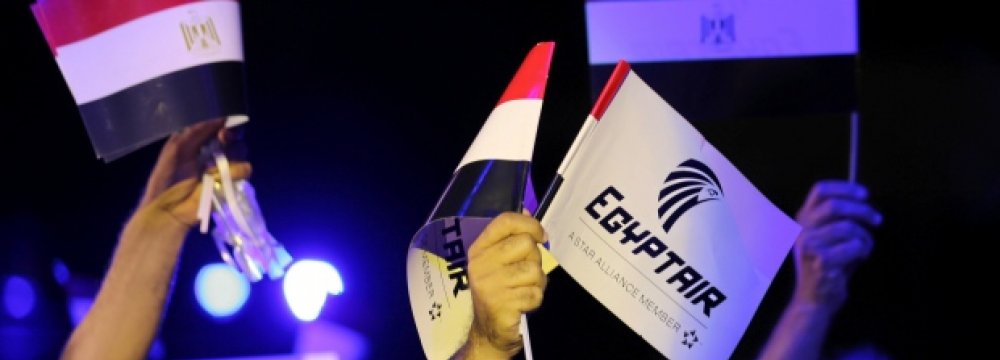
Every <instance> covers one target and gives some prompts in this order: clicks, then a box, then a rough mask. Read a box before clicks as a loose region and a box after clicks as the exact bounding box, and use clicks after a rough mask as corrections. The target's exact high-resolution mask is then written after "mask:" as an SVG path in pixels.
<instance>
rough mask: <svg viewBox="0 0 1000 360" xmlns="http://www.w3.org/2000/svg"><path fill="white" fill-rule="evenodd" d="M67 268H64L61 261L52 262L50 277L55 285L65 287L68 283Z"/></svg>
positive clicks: (64, 265) (64, 264)
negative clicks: (53, 279)
mask: <svg viewBox="0 0 1000 360" xmlns="http://www.w3.org/2000/svg"><path fill="white" fill-rule="evenodd" d="M69 276H70V274H69V267H67V266H66V263H64V262H63V261H62V260H61V259H55V260H54V261H52V277H54V278H55V279H56V283H58V284H59V285H66V282H67V281H69Z"/></svg>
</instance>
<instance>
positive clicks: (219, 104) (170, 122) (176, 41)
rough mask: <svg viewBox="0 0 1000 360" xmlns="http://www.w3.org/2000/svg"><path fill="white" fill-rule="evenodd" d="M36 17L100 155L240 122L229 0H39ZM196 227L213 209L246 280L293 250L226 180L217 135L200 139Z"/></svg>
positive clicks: (269, 271) (219, 239) (238, 185)
mask: <svg viewBox="0 0 1000 360" xmlns="http://www.w3.org/2000/svg"><path fill="white" fill-rule="evenodd" d="M32 11H33V12H34V14H35V19H36V21H37V22H38V26H39V27H40V28H41V30H42V33H43V34H44V36H45V39H46V41H47V42H48V44H49V47H50V49H51V50H52V54H53V56H55V59H56V63H57V64H58V65H59V70H61V71H62V75H63V78H64V79H65V80H66V84H67V85H69V89H70V92H71V93H72V94H73V98H74V99H75V100H76V103H77V106H78V107H79V110H80V114H81V116H82V117H83V122H84V125H85V126H86V128H87V133H88V134H89V135H90V141H91V144H92V145H93V148H94V151H95V152H96V153H97V157H98V158H102V159H104V160H105V161H112V160H114V159H117V158H119V157H122V156H124V155H126V154H128V153H130V152H132V151H134V150H136V149H138V148H141V147H143V146H145V145H147V144H149V143H152V142H154V141H156V140H159V139H162V138H164V137H166V136H168V135H170V134H171V133H174V132H177V131H179V130H181V129H183V128H185V127H187V126H189V125H192V124H195V123H198V122H201V121H206V120H212V119H218V118H225V119H226V126H229V127H233V126H237V125H240V124H242V123H245V122H246V121H247V120H248V119H249V118H248V117H247V115H246V113H247V112H246V100H245V98H244V85H243V39H242V30H241V29H240V10H239V4H238V3H237V2H236V1H233V0H204V1H198V0H38V2H37V3H35V4H34V5H33V6H32ZM203 153H204V155H205V162H206V163H210V164H212V165H214V166H216V167H217V168H218V169H219V172H220V177H221V180H220V181H214V180H213V177H211V176H209V175H207V174H205V175H203V177H202V184H203V187H202V190H203V191H202V194H201V206H200V208H199V210H198V217H199V218H200V219H201V220H202V226H201V231H202V232H203V233H204V232H207V230H208V228H207V225H208V220H209V219H210V218H214V219H215V221H216V228H215V231H213V236H214V238H215V241H216V246H217V247H218V248H219V250H220V253H221V255H222V258H223V260H225V261H226V262H227V263H229V264H231V265H233V266H235V267H237V268H239V269H240V270H241V271H242V272H243V273H244V274H245V275H246V276H247V277H248V278H249V279H250V280H251V281H257V280H260V279H261V278H263V276H264V275H265V274H266V275H269V276H271V277H272V278H273V277H280V276H281V275H282V274H283V273H284V268H285V266H287V265H288V264H289V262H290V261H291V257H290V256H289V255H288V253H287V252H286V251H285V250H284V248H283V247H282V246H281V245H280V244H279V243H278V242H277V241H276V240H275V239H274V238H273V237H272V236H271V234H270V233H268V231H267V229H266V227H265V225H264V219H263V217H262V216H261V213H260V209H259V207H258V206H257V200H256V196H255V192H254V190H253V187H252V186H251V185H250V183H249V182H246V181H235V182H234V181H232V179H231V177H230V176H229V173H228V169H229V166H228V162H227V161H228V160H227V159H226V157H225V155H224V154H223V152H222V149H221V146H220V144H219V143H217V142H216V143H212V144H210V145H208V146H206V147H205V148H204V149H203Z"/></svg>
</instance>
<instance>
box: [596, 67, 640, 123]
mask: <svg viewBox="0 0 1000 360" xmlns="http://www.w3.org/2000/svg"><path fill="white" fill-rule="evenodd" d="M631 70H632V66H630V65H629V64H628V62H627V61H625V60H618V65H615V70H614V71H612V72H611V78H609V79H608V83H607V84H604V89H603V90H601V95H600V96H598V97H597V103H595V104H594V109H593V110H591V111H590V114H591V115H593V116H594V118H595V119H597V121H601V117H602V116H604V112H605V111H607V110H608V105H611V100H613V99H614V98H615V95H616V94H618V89H619V88H621V87H622V83H623V82H625V77H626V76H628V73H629V72H630V71H631Z"/></svg>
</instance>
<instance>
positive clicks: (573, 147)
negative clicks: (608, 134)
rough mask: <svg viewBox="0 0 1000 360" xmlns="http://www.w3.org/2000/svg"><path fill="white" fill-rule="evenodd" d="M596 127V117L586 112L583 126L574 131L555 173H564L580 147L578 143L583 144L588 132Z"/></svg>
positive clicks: (588, 134)
mask: <svg viewBox="0 0 1000 360" xmlns="http://www.w3.org/2000/svg"><path fill="white" fill-rule="evenodd" d="M595 127H597V119H596V118H594V115H592V114H587V120H586V121H584V123H583V126H582V127H581V128H580V131H579V132H577V133H576V138H574V139H573V143H572V144H570V145H569V150H568V151H566V157H564V158H563V160H562V162H561V163H559V168H557V169H556V173H557V174H560V175H566V170H568V169H569V165H570V164H572V163H573V158H574V157H575V156H576V152H577V150H578V149H580V146H581V145H580V144H583V143H584V142H585V141H586V140H587V137H588V136H590V133H591V132H592V131H593V130H594V128H595Z"/></svg>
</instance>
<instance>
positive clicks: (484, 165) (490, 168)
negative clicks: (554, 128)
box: [431, 160, 531, 219]
mask: <svg viewBox="0 0 1000 360" xmlns="http://www.w3.org/2000/svg"><path fill="white" fill-rule="evenodd" d="M530 168H531V162H529V161H515V160H479V161H474V162H471V163H468V164H465V166H462V168H461V169H458V171H456V172H455V175H453V176H452V178H451V183H449V184H448V188H447V189H445V192H444V195H443V196H442V197H441V202H440V203H439V204H438V206H437V208H436V209H434V215H433V216H431V219H440V218H443V217H449V216H475V217H494V216H497V215H499V214H500V213H501V212H504V211H518V210H520V209H521V205H522V204H521V202H522V201H524V188H525V182H526V181H527V179H528V171H529V169H530Z"/></svg>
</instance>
